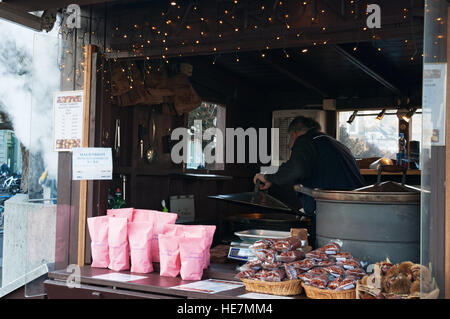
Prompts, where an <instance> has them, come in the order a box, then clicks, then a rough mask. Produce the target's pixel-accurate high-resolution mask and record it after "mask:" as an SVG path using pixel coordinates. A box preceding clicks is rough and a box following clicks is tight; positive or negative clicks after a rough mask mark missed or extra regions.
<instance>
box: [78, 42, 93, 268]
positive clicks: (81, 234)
mask: <svg viewBox="0 0 450 319" xmlns="http://www.w3.org/2000/svg"><path fill="white" fill-rule="evenodd" d="M83 51H84V66H85V69H84V105H83V140H82V143H81V147H89V128H90V125H89V124H90V107H91V81H92V53H93V52H94V51H95V48H94V46H93V45H91V44H89V45H86V46H84V47H83ZM87 191H88V181H87V180H82V181H80V206H79V214H78V254H77V256H78V258H77V260H78V266H80V267H82V266H84V263H85V253H86V251H85V243H86V212H87Z"/></svg>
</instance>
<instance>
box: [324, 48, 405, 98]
mask: <svg viewBox="0 0 450 319" xmlns="http://www.w3.org/2000/svg"><path fill="white" fill-rule="evenodd" d="M332 47H333V49H334V50H335V51H336V52H337V53H339V54H340V55H342V56H343V57H345V58H346V59H347V60H348V61H349V62H350V63H352V64H353V65H355V66H356V67H357V68H358V69H360V70H361V71H363V72H364V73H366V74H367V75H369V76H370V77H371V78H373V79H374V80H375V81H377V82H378V83H380V84H381V85H383V86H385V87H386V88H388V89H389V90H390V91H391V92H393V93H394V94H396V95H398V96H403V95H404V94H403V93H402V91H401V90H400V89H398V88H397V87H396V86H395V85H393V84H392V83H390V82H389V81H388V80H386V79H385V78H384V77H383V76H381V75H380V74H379V73H378V72H377V71H375V70H373V69H371V68H369V67H368V66H367V65H365V64H364V63H362V62H361V61H360V60H358V59H357V58H355V57H354V56H353V55H352V54H351V53H349V52H347V51H346V50H345V49H344V48H343V47H342V46H340V45H333V46H332Z"/></svg>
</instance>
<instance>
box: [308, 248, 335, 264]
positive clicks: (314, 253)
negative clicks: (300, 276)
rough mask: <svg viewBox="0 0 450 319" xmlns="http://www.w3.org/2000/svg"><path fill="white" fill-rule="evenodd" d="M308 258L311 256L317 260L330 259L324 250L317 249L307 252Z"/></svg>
mask: <svg viewBox="0 0 450 319" xmlns="http://www.w3.org/2000/svg"><path fill="white" fill-rule="evenodd" d="M306 258H311V259H314V260H316V261H324V260H328V259H329V258H328V255H327V254H325V253H324V252H322V251H320V250H318V249H316V250H313V251H310V252H309V253H307V254H306Z"/></svg>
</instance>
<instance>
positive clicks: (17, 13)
mask: <svg viewBox="0 0 450 319" xmlns="http://www.w3.org/2000/svg"><path fill="white" fill-rule="evenodd" d="M0 18H2V19H5V20H8V21H11V22H14V23H17V24H21V25H23V26H26V27H28V28H31V29H33V30H36V31H42V24H41V18H39V17H38V16H35V15H33V14H30V13H28V12H27V11H25V10H23V9H19V8H16V7H14V6H12V5H10V4H8V3H4V2H1V1H0Z"/></svg>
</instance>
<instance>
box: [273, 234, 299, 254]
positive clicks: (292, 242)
mask: <svg viewBox="0 0 450 319" xmlns="http://www.w3.org/2000/svg"><path fill="white" fill-rule="evenodd" d="M300 247H302V241H301V240H300V239H299V238H297V237H288V238H286V239H279V240H277V241H275V243H274V244H273V245H272V248H273V249H275V250H277V251H290V250H295V249H297V248H300Z"/></svg>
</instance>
